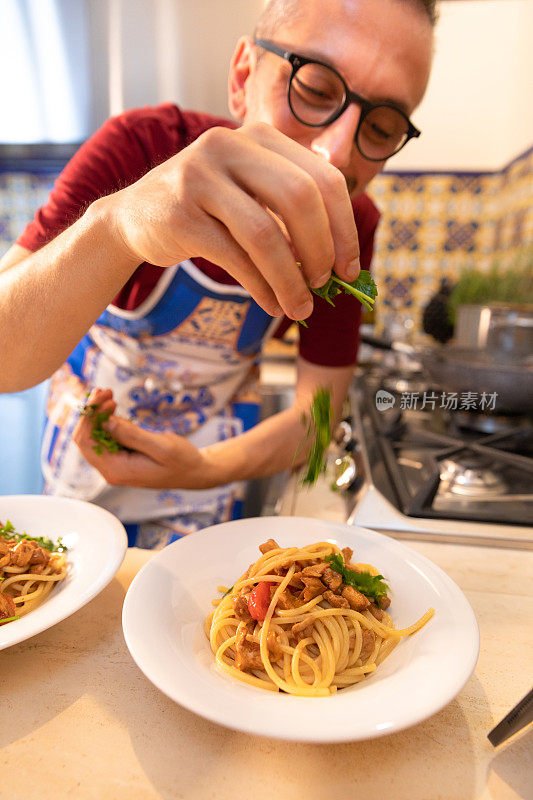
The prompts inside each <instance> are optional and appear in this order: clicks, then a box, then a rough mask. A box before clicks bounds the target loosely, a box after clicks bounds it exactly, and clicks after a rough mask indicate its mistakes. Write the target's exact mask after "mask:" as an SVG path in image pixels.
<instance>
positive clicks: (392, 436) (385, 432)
mask: <svg viewBox="0 0 533 800" xmlns="http://www.w3.org/2000/svg"><path fill="white" fill-rule="evenodd" d="M419 382H420V381H419V379H418V383H419ZM418 383H417V382H416V380H413V379H409V378H407V379H405V377H398V378H395V377H394V376H393V375H391V374H390V372H383V371H380V370H376V369H374V370H368V371H367V372H360V373H359V374H358V375H357V377H356V379H355V381H354V385H353V386H352V389H351V391H350V414H349V415H348V418H347V420H346V422H345V426H351V436H350V435H346V433H345V435H344V437H343V444H342V447H344V450H345V451H346V453H347V455H344V458H343V460H344V462H350V464H351V475H352V476H353V477H352V479H351V480H350V482H349V488H348V489H347V490H346V489H345V491H344V496H345V501H346V508H347V518H348V522H350V523H352V524H357V525H362V526H366V527H372V528H377V529H380V530H386V531H396V532H397V534H398V535H408V536H409V537H410V538H425V539H446V540H453V541H473V540H475V541H476V542H482V543H484V544H493V545H499V546H502V547H515V546H517V547H523V548H532V549H533V420H532V419H531V418H529V417H522V416H517V417H513V416H509V417H503V416H498V415H497V414H496V413H494V412H492V413H491V411H490V410H489V411H488V413H480V412H479V409H476V408H475V407H473V406H472V404H470V407H469V406H468V404H466V408H453V407H452V408H450V407H449V406H450V404H449V403H447V402H445V400H446V398H443V395H442V393H441V394H439V393H438V392H434V391H430V389H428V387H427V384H426V386H425V389H423V387H422V386H421V385H420V386H419V385H418ZM413 396H416V397H417V398H424V400H425V401H427V402H420V403H412V402H407V400H408V399H409V398H412V397H413ZM443 399H444V401H442V400H443ZM439 401H442V402H439ZM345 431H346V427H345ZM341 458H342V456H341ZM344 483H347V482H346V481H344ZM341 484H342V481H341Z"/></svg>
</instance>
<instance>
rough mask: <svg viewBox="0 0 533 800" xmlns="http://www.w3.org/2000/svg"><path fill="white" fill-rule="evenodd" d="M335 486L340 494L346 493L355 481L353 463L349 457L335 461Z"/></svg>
mask: <svg viewBox="0 0 533 800" xmlns="http://www.w3.org/2000/svg"><path fill="white" fill-rule="evenodd" d="M335 475H336V478H335V486H336V487H337V489H338V490H339V491H340V492H345V491H347V490H348V489H349V488H350V487H351V486H352V485H353V483H354V481H355V480H356V479H357V467H356V465H355V461H354V460H353V458H352V457H351V456H349V455H346V456H343V457H342V458H337V459H336V460H335Z"/></svg>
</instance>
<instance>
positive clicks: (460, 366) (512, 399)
mask: <svg viewBox="0 0 533 800" xmlns="http://www.w3.org/2000/svg"><path fill="white" fill-rule="evenodd" d="M361 341H362V342H364V343H365V344H368V345H370V346H374V347H378V348H379V349H385V350H394V351H396V352H398V353H404V354H405V355H407V356H409V358H410V359H412V360H413V361H416V362H418V363H420V365H421V366H422V370H423V372H424V373H425V374H426V376H427V377H428V378H430V379H431V381H432V382H433V384H434V385H435V386H436V387H438V388H440V389H442V390H444V391H448V392H458V393H462V392H477V393H478V394H481V393H482V392H485V393H486V394H487V395H493V394H495V393H496V395H497V401H496V408H495V412H496V413H507V414H508V413H511V414H530V413H533V354H531V355H529V356H526V357H524V356H521V355H520V354H518V355H516V354H509V353H505V352H502V351H501V350H479V349H476V348H475V349H472V348H461V347H454V346H451V345H450V344H446V345H441V346H439V347H413V346H412V345H408V344H405V343H404V342H387V341H385V340H383V339H377V338H375V337H372V336H366V335H362V336H361ZM428 388H429V387H428Z"/></svg>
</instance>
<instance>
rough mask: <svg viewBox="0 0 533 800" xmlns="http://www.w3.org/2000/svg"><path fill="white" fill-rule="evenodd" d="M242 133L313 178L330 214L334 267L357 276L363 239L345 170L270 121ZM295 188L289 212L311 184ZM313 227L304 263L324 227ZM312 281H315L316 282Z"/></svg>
mask: <svg viewBox="0 0 533 800" xmlns="http://www.w3.org/2000/svg"><path fill="white" fill-rule="evenodd" d="M239 133H243V134H245V135H246V136H248V137H249V138H251V139H253V140H254V141H255V142H257V143H258V144H259V145H261V146H262V147H263V148H266V149H268V150H270V151H272V152H273V153H277V154H278V155H280V156H282V157H283V158H284V159H288V160H289V161H290V162H292V163H293V164H294V165H295V166H297V167H300V168H301V169H302V170H304V171H305V172H306V173H307V174H308V175H309V176H310V177H311V178H312V180H313V182H314V184H315V185H316V188H317V190H318V193H319V195H320V198H321V200H322V202H323V206H324V209H325V212H326V214H327V218H328V223H329V230H330V236H331V240H332V244H333V249H334V263H333V264H332V265H331V266H333V267H334V269H335V272H336V273H337V274H338V275H339V277H341V278H344V279H348V280H354V278H355V277H357V275H358V274H359V270H360V263H359V240H358V237H357V229H356V226H355V221H354V216H353V209H352V204H351V200H350V195H349V192H348V187H347V184H346V180H345V178H344V176H343V175H342V173H341V172H340V171H339V170H338V169H337V168H336V167H334V166H332V165H331V164H329V163H328V162H327V161H326V160H325V159H323V158H320V156H317V155H316V154H315V153H313V152H311V151H310V150H308V149H307V148H305V147H303V146H302V145H300V144H298V143H297V142H294V141H293V140H292V139H289V138H288V137H287V136H284V135H283V134H281V133H280V132H279V131H277V130H276V129H275V128H273V127H271V126H269V125H264V124H257V123H255V124H253V125H249V126H243V128H241V129H240V131H239ZM252 173H253V170H252ZM274 174H275V175H276V183H277V184H278V187H277V188H278V194H279V195H283V192H280V191H279V190H280V188H281V186H283V184H281V186H280V183H279V181H278V180H277V173H274ZM287 179H288V178H287ZM293 190H294V191H295V192H296V194H297V195H298V196H297V197H296V198H291V196H290V192H289V195H288V196H287V201H288V204H289V205H288V207H287V209H286V211H288V213H292V210H291V201H292V200H294V199H295V200H296V203H298V202H299V200H300V196H299V195H300V194H302V195H305V194H306V191H307V187H306V183H305V181H302V182H301V183H297V184H296V186H295V187H294V189H293ZM282 200H283V197H282ZM315 201H316V196H315ZM309 202H311V198H309ZM316 202H318V201H316ZM284 219H285V216H284ZM317 220H318V217H315V216H313V217H312V219H311V226H313V225H315V224H316V223H317ZM310 230H311V232H313V231H314V236H311V239H310V240H308V241H307V244H306V245H305V246H306V250H305V255H304V254H303V251H301V250H300V248H298V252H299V255H301V256H302V263H304V261H305V260H306V259H309V257H310V254H309V253H308V250H309V249H310V248H311V249H313V248H314V247H315V245H316V241H317V239H318V238H319V236H321V235H322V233H323V229H322V227H316V228H314V227H311V228H310ZM291 235H292V231H291ZM309 263H312V262H309ZM322 272H323V273H324V270H322ZM313 274H314V273H313ZM315 277H316V276H315ZM311 285H315V284H314V283H312V284H311Z"/></svg>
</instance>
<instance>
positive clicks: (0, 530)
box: [0, 520, 68, 553]
mask: <svg viewBox="0 0 533 800" xmlns="http://www.w3.org/2000/svg"><path fill="white" fill-rule="evenodd" d="M0 536H2V537H3V538H4V539H11V540H14V541H16V542H22V541H23V540H27V541H30V542H37V544H38V545H39V547H42V548H43V549H44V550H48V551H49V552H50V553H63V552H64V551H65V550H67V549H68V548H67V547H66V545H64V544H63V541H62V539H61V537H59V539H58V540H57V542H53V541H52V540H51V539H48V538H47V537H46V536H29V535H28V534H27V533H17V532H16V531H15V528H14V527H13V524H12V523H11V522H10V521H9V520H7V521H6V524H5V525H2V523H1V522H0Z"/></svg>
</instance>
